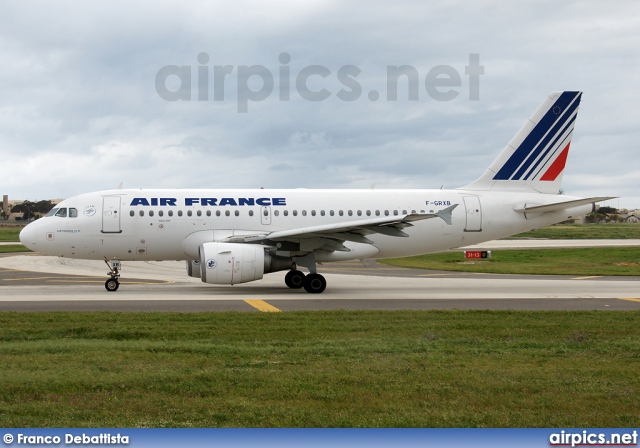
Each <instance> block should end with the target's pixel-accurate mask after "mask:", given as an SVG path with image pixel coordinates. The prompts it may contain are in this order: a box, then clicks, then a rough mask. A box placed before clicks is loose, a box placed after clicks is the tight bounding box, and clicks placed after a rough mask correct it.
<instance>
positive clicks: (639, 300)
mask: <svg viewBox="0 0 640 448" xmlns="http://www.w3.org/2000/svg"><path fill="white" fill-rule="evenodd" d="M620 300H628V301H630V302H640V299H634V298H631V297H627V298H626V299H624V298H623V299H620Z"/></svg>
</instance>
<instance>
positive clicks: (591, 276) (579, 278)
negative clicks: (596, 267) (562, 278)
mask: <svg viewBox="0 0 640 448" xmlns="http://www.w3.org/2000/svg"><path fill="white" fill-rule="evenodd" d="M601 277H602V275H590V276H589V277H574V278H572V279H571V280H586V279H588V278H601Z"/></svg>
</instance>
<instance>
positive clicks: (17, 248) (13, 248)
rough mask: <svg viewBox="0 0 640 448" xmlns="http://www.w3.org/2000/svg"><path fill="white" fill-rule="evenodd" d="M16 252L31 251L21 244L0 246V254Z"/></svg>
mask: <svg viewBox="0 0 640 448" xmlns="http://www.w3.org/2000/svg"><path fill="white" fill-rule="evenodd" d="M17 252H31V250H30V249H27V248H26V247H24V246H23V245H22V244H8V245H6V246H5V245H2V246H0V254H11V253H17Z"/></svg>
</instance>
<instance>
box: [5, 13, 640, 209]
mask: <svg viewBox="0 0 640 448" xmlns="http://www.w3.org/2000/svg"><path fill="white" fill-rule="evenodd" d="M638 48H640V3H639V2H637V1H617V2H602V1H588V0H580V1H565V2H556V1H530V2H510V1H483V0H479V1H476V2H463V1H460V2H457V1H448V2H425V1H420V0H418V1H404V0H400V1H394V2H383V1H375V0H373V1H372V0H369V1H349V2H344V1H326V0H309V1H304V2H294V1H281V0H279V1H255V2H251V1H242V0H240V1H235V2H196V1H180V2H177V1H176V2H163V1H138V2H129V1H126V2H125V1H117V0H116V1H95V2H86V1H77V2H73V1H66V2H55V1H42V2H35V1H28V0H26V1H7V2H2V3H0V64H1V67H2V69H1V70H0V98H1V99H0V193H2V194H8V195H9V196H10V198H12V199H18V198H19V199H29V200H31V201H36V200H42V199H54V198H67V197H70V196H73V195H76V194H80V193H85V192H89V191H96V190H102V189H109V188H116V187H118V186H119V185H120V184H121V183H122V185H123V186H124V187H125V188H261V187H264V188H371V187H372V186H375V188H440V187H441V186H444V188H456V187H460V186H463V185H466V184H468V183H470V182H472V181H473V180H475V179H476V178H477V177H479V176H480V175H481V174H482V173H483V172H484V170H485V169H486V167H488V166H489V165H490V164H491V162H492V161H493V159H494V158H495V157H496V156H497V155H498V153H499V152H500V151H501V150H502V149H503V148H504V146H505V145H506V144H507V142H509V140H510V139H511V138H512V137H513V135H514V134H515V133H516V132H517V130H518V129H519V128H520V127H521V125H522V124H523V123H524V122H525V120H526V119H527V118H528V117H529V116H530V115H531V114H532V113H533V111H534V110H535V109H536V108H537V107H538V105H539V104H540V103H541V102H542V100H543V99H544V98H545V96H546V95H547V94H548V93H550V92H552V91H558V90H581V91H584V95H583V98H582V103H581V106H580V112H579V116H578V120H577V123H576V127H575V131H574V135H573V141H572V144H571V152H570V154H569V158H568V161H567V167H566V169H565V173H564V179H563V190H564V192H565V193H566V194H570V195H575V196H619V199H615V200H612V201H609V202H607V205H612V206H615V207H621V208H629V209H635V208H640V189H638V179H640V163H639V162H640V152H639V151H638V145H639V144H640V143H639V142H640V126H638V120H639V117H640V114H638V113H637V108H638V106H639V105H640V88H639V86H638V85H639V82H640V53H638ZM403 66H406V67H404V68H403V70H408V71H410V73H411V76H412V77H413V78H412V79H413V81H411V82H409V81H408V78H409V77H408V76H404V77H400V78H398V81H397V83H395V82H391V83H389V82H388V81H389V79H390V78H389V75H388V71H389V70H391V71H393V70H395V69H394V68H395V67H403ZM474 67H475V68H474ZM469 72H475V74H473V73H469ZM447 83H448V84H447ZM389 84H391V86H389ZM395 85H397V90H396V89H395V88H394V87H393V86H395ZM442 92H445V94H444V95H443V94H442ZM394 96H397V99H394Z"/></svg>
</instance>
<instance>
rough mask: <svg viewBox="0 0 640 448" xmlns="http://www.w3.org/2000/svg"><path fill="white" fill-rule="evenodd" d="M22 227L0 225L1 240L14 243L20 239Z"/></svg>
mask: <svg viewBox="0 0 640 448" xmlns="http://www.w3.org/2000/svg"><path fill="white" fill-rule="evenodd" d="M22 229H23V228H22V227H16V226H11V227H9V226H0V242H3V243H4V242H7V243H12V242H15V241H20V238H18V235H20V231H21V230H22Z"/></svg>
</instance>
